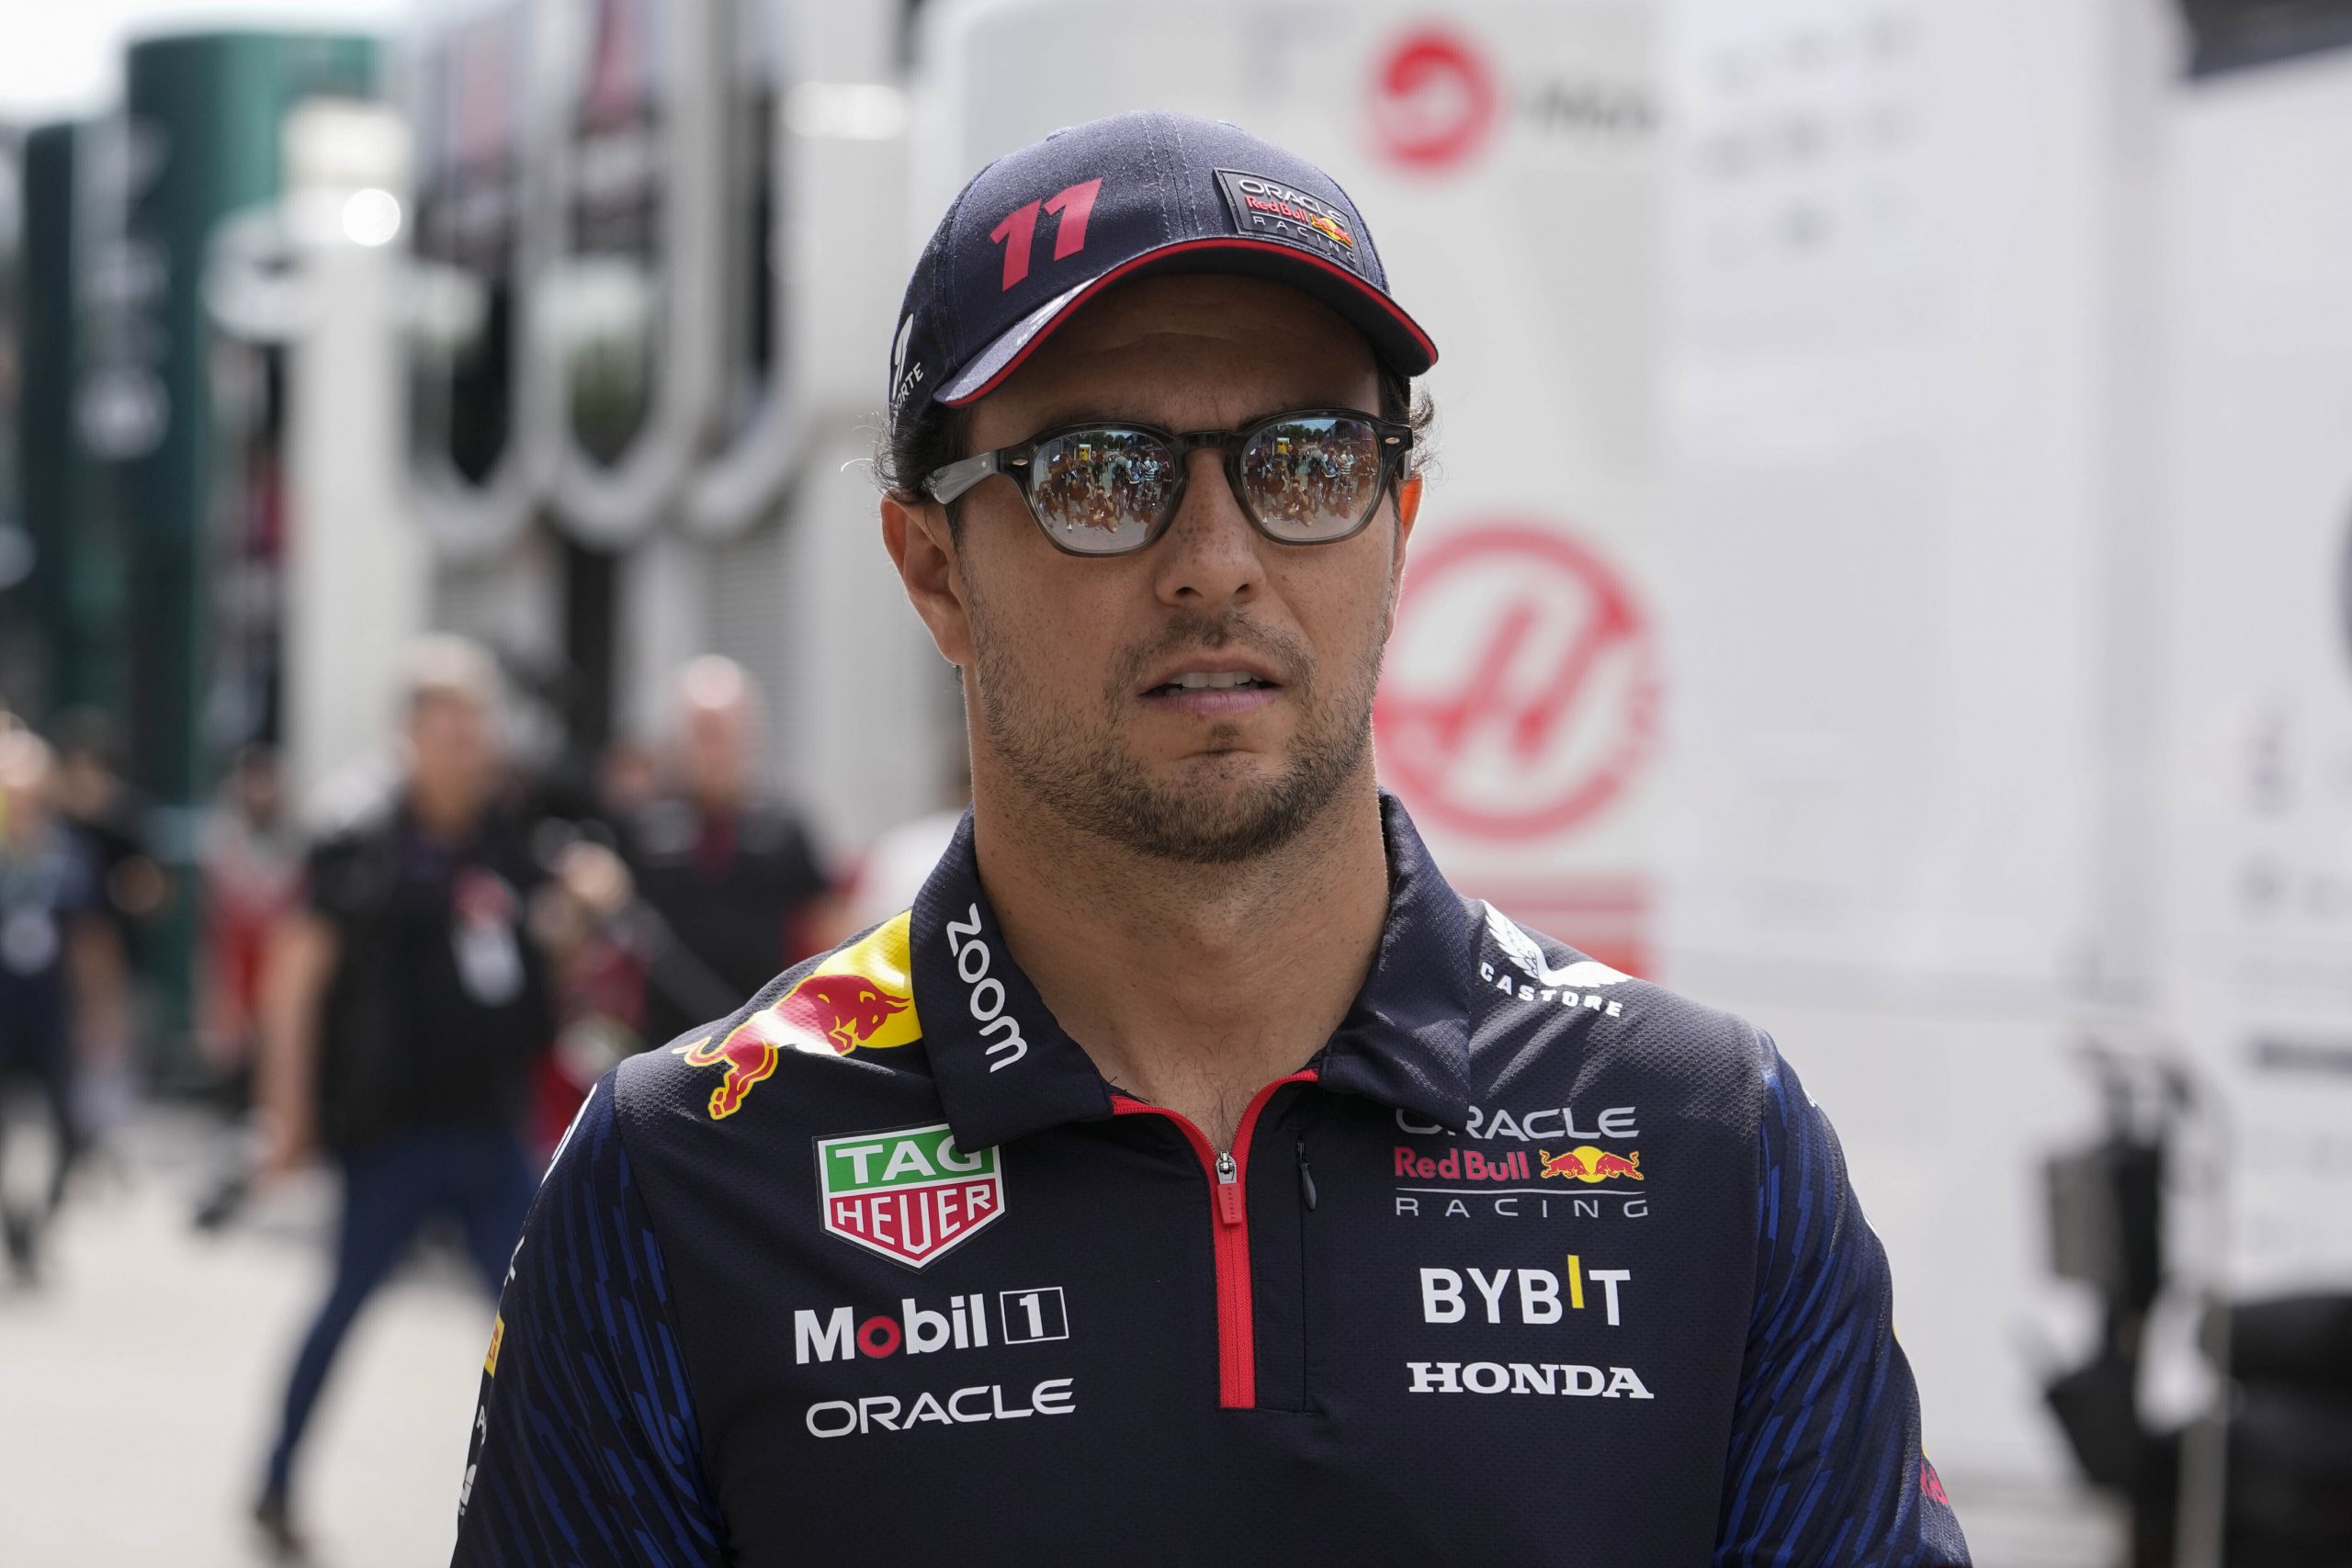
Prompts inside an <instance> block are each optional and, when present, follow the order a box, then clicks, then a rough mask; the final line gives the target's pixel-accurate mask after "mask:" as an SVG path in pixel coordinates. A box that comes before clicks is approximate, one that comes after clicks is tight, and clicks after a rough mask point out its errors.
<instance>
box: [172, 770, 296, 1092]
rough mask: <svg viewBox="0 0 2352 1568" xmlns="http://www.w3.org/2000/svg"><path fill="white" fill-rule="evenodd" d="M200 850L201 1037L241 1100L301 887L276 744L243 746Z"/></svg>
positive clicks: (209, 1056)
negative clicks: (283, 930) (267, 991)
mask: <svg viewBox="0 0 2352 1568" xmlns="http://www.w3.org/2000/svg"><path fill="white" fill-rule="evenodd" d="M198 860H199V863H200V864H201V865H202V867H203V871H204V908H205V933H206V937H207V940H208V943H209V953H208V955H207V964H206V982H207V984H206V991H205V1027H204V1031H203V1034H202V1037H201V1043H202V1046H203V1049H204V1054H205V1058H206V1060H207V1061H209V1063H210V1064H211V1066H213V1068H214V1069H215V1070H216V1071H218V1072H219V1073H220V1075H221V1077H222V1078H223V1080H224V1082H225V1084H226V1085H227V1088H228V1092H229V1094H230V1097H231V1099H232V1101H233V1102H236V1103H240V1104H242V1102H243V1100H245V1098H246V1094H247V1079H248V1077H249V1075H250V1073H251V1070H252V1065H253V1056H254V1047H255V1043H256V1041H257V1039H258V1036H259V1032H260V1027H261V1024H260V1019H261V982H262V958H263V955H264V953H266V950H267V945H268V940H269V934H270V932H272V931H275V930H277V926H278V924H279V922H280V921H282V920H283V919H285V917H286V916H287V915H288V913H290V912H291V911H292V909H293V908H294V906H295V904H296V902H297V901H298V900H299V899H300V897H301V888H302V852H301V843H300V836H299V835H298V834H297V832H296V831H295V828H294V822H293V814H292V813H291V812H290V811H288V809H287V803H286V791H285V785H284V781H283V779H282V778H281V776H280V773H279V771H278V762H277V752H276V751H275V750H273V749H271V748H270V747H267V746H264V745H258V744H256V745H252V746H247V747H245V748H244V749H243V750H240V751H239V752H238V753H237V755H236V758H235V760H234V761H232V762H231V764H230V767H229V776H228V778H227V779H226V780H225V781H224V782H223V783H222V784H221V786H220V794H219V795H218V796H217V797H216V798H215V800H214V801H213V804H212V807H211V809H210V810H209V812H207V813H206V815H205V821H204V836H203V840H202V843H201V845H200V847H199V849H198Z"/></svg>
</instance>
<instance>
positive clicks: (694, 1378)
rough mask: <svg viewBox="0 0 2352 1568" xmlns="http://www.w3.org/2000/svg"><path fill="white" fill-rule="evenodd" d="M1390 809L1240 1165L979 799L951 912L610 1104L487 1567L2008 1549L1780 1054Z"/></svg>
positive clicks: (651, 1066) (571, 1168) (538, 1279)
mask: <svg viewBox="0 0 2352 1568" xmlns="http://www.w3.org/2000/svg"><path fill="white" fill-rule="evenodd" d="M1382 809H1383V812H1384V816H1385V830H1386V836H1387V850H1388V862H1389V871H1390V907H1389V912H1388V922H1387V927H1386V931H1385V934H1384V936H1383V938H1382V942H1381V945H1380V951H1379V954H1378V957H1377V959H1376V961H1375V963H1374V966H1373V970H1372V973H1371V975H1370V976H1368V977H1367V978H1366V980H1365V982H1364V985H1363V991H1362V993H1361V994H1360V995H1359V997H1358V998H1357V999H1356V1001H1355V1004H1354V1006H1353V1008H1352V1009H1351V1011H1350V1012H1349V1014H1348V1016H1347V1018H1346V1020H1345V1021H1343V1022H1342V1023H1341V1024H1340V1028H1339V1031H1338V1032H1336V1033H1335V1034H1333V1036H1332V1037H1331V1039H1330V1041H1329V1043H1328V1044H1327V1045H1325V1046H1324V1048H1323V1049H1322V1050H1321V1051H1319V1052H1317V1054H1316V1055H1315V1056H1314V1058H1313V1059H1312V1060H1311V1061H1310V1062H1308V1063H1307V1065H1306V1066H1305V1067H1303V1068H1302V1069H1301V1070H1300V1071H1298V1072H1297V1073H1295V1074H1294V1075H1293V1076H1291V1077H1287V1078H1284V1079H1283V1080H1281V1081H1279V1082H1277V1083H1273V1084H1269V1085H1267V1086H1266V1087H1265V1088H1264V1089H1261V1090H1260V1091H1259V1092H1258V1094H1257V1095H1256V1097H1255V1098H1254V1099H1253V1100H1251V1101H1250V1106H1249V1108H1248V1111H1247V1114H1246V1115H1245V1116H1244V1118H1243V1120H1242V1122H1241V1124H1240V1128H1239V1131H1238V1134H1236V1136H1235V1139H1234V1143H1233V1146H1232V1147H1231V1148H1229V1149H1218V1148H1216V1147H1213V1146H1212V1145H1211V1144H1210V1143H1209V1141H1208V1139H1207V1138H1206V1137H1205V1135H1204V1134H1202V1133H1201V1132H1200V1131H1199V1130H1198V1129H1196V1128H1195V1127H1193V1125H1192V1124H1191V1123H1190V1122H1186V1121H1184V1120H1183V1119H1182V1118H1180V1117H1178V1116H1176V1115H1174V1114H1172V1113H1170V1112H1169V1111H1164V1110H1161V1109H1159V1108H1158V1107H1155V1106H1151V1105H1148V1104H1146V1103H1144V1102H1142V1101H1140V1100H1135V1099H1132V1098H1130V1097H1128V1096H1126V1095H1125V1094H1123V1093H1121V1092H1120V1091H1118V1090H1115V1089H1112V1088H1111V1087H1109V1086H1108V1085H1107V1084H1106V1083H1105V1082H1104V1081H1103V1077H1102V1075H1101V1074H1100V1073H1098V1072H1097V1071H1096V1070H1095V1067H1094V1066H1093V1063H1092V1062H1091V1059H1090V1058H1089V1057H1088V1056H1087V1055H1086V1054H1085V1053H1084V1052H1083V1051H1082V1050H1080V1047H1079V1046H1078V1045H1077V1044H1076V1043H1073V1042H1072V1041H1071V1040H1070V1039H1069V1037H1068V1036H1067V1035H1065V1034H1064V1033H1063V1032H1061V1030H1060V1029H1059V1027H1058V1026H1057V1024H1056V1023H1055V1021H1054V1019H1053V1017H1052V1015H1051V1014H1050V1013H1048V1012H1047V1011H1046V1008H1045V1006H1044V1004H1043V1003H1042V1002H1041V1001H1040V1000H1039V998H1038V996H1037V993H1036V991H1035V989H1034V988H1033V987H1031V986H1030V984H1029V982H1028V980H1027V979H1026V978H1024V977H1023V975H1022V973H1021V971H1020V970H1019V969H1018V968H1016V967H1015V966H1014V965H1013V964H1012V959H1011V957H1010V955H1009V954H1008V953H1006V951H1005V946H1004V942H1003V939H1002V936H1001V931H1000V930H999V927H998V925H997V922H996V918H995V916H994V914H993V913H992V912H991V911H990V909H989V901H988V897H987V895H986V894H985V893H983V892H982V891H981V888H980V885H979V879H978V873H977V870H976V867H975V863H974V860H973V854H972V835H971V823H970V819H969V818H968V817H967V818H966V821H965V824H964V827H963V828H962V829H961V830H960V831H959V832H958V833H957V835H956V841H955V844H954V846H953V848H951V849H950V851H949V852H948V853H947V855H946V857H945V859H944V860H943V861H942V862H941V863H940V865H939V867H938V869H937V870H936V871H935V872H934V873H933V875H932V877H931V879H930V881H929V883H928V884H927V885H926V886H924V888H923V891H922V896H921V897H920V898H919V899H918V900H917V902H916V904H915V907H914V908H913V909H911V910H910V911H909V912H908V913H906V914H902V915H900V916H899V917H898V918H897V919H893V920H890V921H888V922H887V923H885V924H883V925H882V926H879V927H877V928H876V929H875V930H873V931H869V932H867V933H865V935H863V936H861V937H859V938H857V939H856V940H854V942H850V943H849V944H848V945H846V946H844V947H842V948H841V949H838V950H837V951H835V952H833V953H829V954H826V955H824V956H823V957H820V958H819V959H816V960H812V961H811V962H809V963H808V964H802V965H800V966H799V967H797V968H795V969H793V970H791V971H789V972H788V973H786V974H785V975H784V976H780V977H778V978H777V979H775V980H774V981H772V982H770V983H769V985H768V986H767V987H765V988H764V989H763V990H762V991H761V992H760V994H759V995H758V996H757V997H755V998H752V1001H751V1002H750V1003H749V1004H748V1005H747V1006H746V1007H745V1008H743V1009H742V1010H741V1011H739V1012H737V1013H735V1014H734V1015H732V1016H731V1017H729V1018H728V1019H726V1020H723V1021H719V1022H718V1023H714V1024H713V1025H711V1026H710V1027H709V1028H708V1029H707V1030H705V1031H696V1032H694V1037H693V1038H691V1039H688V1040H685V1041H682V1042H680V1043H677V1044H674V1045H672V1046H670V1047H668V1048H666V1049H664V1050H661V1051H657V1052H653V1053H650V1054H648V1055H643V1056H639V1057H638V1058H636V1059H634V1060H632V1061H629V1062H628V1063H626V1064H624V1065H623V1066H621V1067H619V1068H618V1069H617V1070H616V1071H615V1072H614V1073H613V1074H612V1075H610V1076H608V1077H606V1078H605V1080H604V1081H603V1082H602V1083H600V1084H599V1085H598V1086H597V1087H596V1089H595V1091H594V1094H593V1095H592V1096H591V1098H590V1100H589V1101H588V1103H587V1105H586V1106H585V1107H584V1108H583V1109H582V1112H581V1114H580V1117H579V1119H578V1120H577V1121H576V1122H574V1123H573V1126H572V1130H571V1133H570V1134H568V1135H567V1137H566V1139H565V1143H564V1145H563V1147H562V1148H561V1149H560V1150H559V1152H558V1154H557V1156H556V1158H555V1161H554V1163H553V1166H552V1168H550V1170H549V1172H548V1178H547V1180H546V1182H545V1184H544V1186H543V1187H542V1188H541V1190H540V1192H539V1196H538V1199H537V1204H536V1205H535V1207H534V1209H533V1211H532V1213H531V1219H530V1224H529V1226H528V1228H527V1230H526V1233H525V1236H524V1240H523V1243H522V1246H521V1247H520V1248H519V1249H518V1251H517V1253H516V1255H515V1266H514V1269H513V1270H512V1272H511V1274H510V1275H509V1277H508V1280H507V1283H506V1287H505V1292H504V1294H503V1299H502V1301H501V1303H500V1318H499V1321H498V1325H497V1326H496V1328H495V1329H494V1331H493V1334H492V1341H491V1348H490V1354H489V1356H488V1358H487V1360H486V1364H485V1367H484V1371H483V1377H482V1384H481V1404H480V1409H479V1411H478V1414H477V1416H476V1417H475V1422H474V1437H473V1444H472V1451H471V1455H470V1461H469V1464H468V1467H467V1471H466V1479H465V1499H464V1501H463V1503H462V1504H461V1508H460V1527H459V1533H458V1551H457V1558H456V1561H457V1562H459V1563H463V1564H490V1563H501V1564H514V1565H517V1568H520V1565H524V1564H533V1565H537V1564H552V1563H582V1564H592V1563H593V1564H606V1563H629V1564H653V1563H663V1564H714V1563H721V1562H731V1563H751V1564H778V1565H780V1564H792V1563H808V1562H847V1561H857V1562H867V1563H900V1562H905V1563H913V1562H956V1563H975V1564H977V1563H1000V1562H1001V1563H1011V1562H1029V1563H1035V1562H1054V1563H1060V1562H1107V1561H1114V1560H1116V1561H1122V1562H1170V1563H1177V1562H1186V1563H1189V1562H1210V1561H1215V1562H1225V1563H1259V1562H1264V1563H1276V1562H1280V1563H1296V1562H1350V1563H1354V1564H1365V1563H1431V1562H1480V1563H1486V1562H1510V1563H1512V1564H1529V1565H1532V1564H1539V1563H1562V1564H1575V1565H1577V1568H1662V1565H1668V1564H1692V1565H1696V1564H1702V1563H1710V1562H1713V1563H1720V1564H1762V1563H1793V1564H1804V1565H1807V1568H1826V1565H1841V1564H1863V1563H1871V1564H1887V1565H1894V1564H1943V1565H1954V1564H1964V1563H1966V1562H1967V1561H1968V1556H1967V1548H1966V1547H1965V1545H1964V1544H1963V1543H1962V1539H1961V1533H1960V1529H1959V1527H1958V1525H1957V1523H1956V1522H1955V1521H1954V1519H1953V1517H1952V1515H1951V1509H1950V1507H1949V1506H1948V1505H1947V1504H1946V1502H1945V1500H1944V1496H1943V1490H1942V1487H1941V1485H1940V1484H1939V1483H1938V1481H1937V1479H1936V1475H1935V1472H1934V1471H1933V1469H1932V1468H1930V1467H1929V1466H1928V1463H1927V1461H1926V1460H1925V1459H1924V1457H1923V1456H1922V1454H1921V1450H1920V1438H1919V1411H1918V1399H1917V1392H1916V1390H1915V1388H1914V1385H1913V1382H1912V1378H1911V1372H1910V1369H1909V1367H1908V1365H1907V1364H1906V1363H1905V1359H1904V1356H1903V1352H1902V1350H1901V1349H1900V1348H1898V1347H1897V1346H1896V1344H1895V1341H1894V1335H1893V1332H1892V1328H1891V1316H1890V1312H1891V1308H1890V1302H1891V1285H1890V1281H1889V1279H1888V1274H1887V1268H1886V1260H1885V1256H1884V1254H1883V1251H1882V1250H1881V1248H1880V1246H1879V1243H1878V1240H1877V1238H1876V1237H1875V1236H1873V1235H1871V1231H1870V1228H1869V1226H1868V1225H1866V1224H1864V1223H1863V1220H1862V1216H1861V1212H1860V1209H1859V1208H1858V1207H1857V1205H1856V1203H1855V1200H1854V1196H1853V1193H1852V1191H1851V1190H1850V1189H1849V1186H1848V1184H1847V1180H1846V1172H1845V1166H1844V1162H1843V1159H1842V1157H1841V1156H1840V1155H1839V1153H1838V1144H1837V1140H1836V1137H1835V1134H1833V1133H1832V1132H1831V1131H1830V1128H1829V1125H1828V1123H1827V1122H1826V1121H1825V1120H1824V1118H1823V1117H1822V1115H1821V1113H1820V1111H1818V1110H1817V1109H1816V1108H1815V1106H1814V1105H1813V1103H1812V1102H1811V1101H1810V1100H1807V1099H1806V1097H1805V1095H1804V1090H1803V1089H1802V1088H1801V1087H1800V1086H1799V1085H1798V1083H1797V1080H1796V1077H1795V1075H1794V1074H1793V1073H1792V1072H1791V1070H1790V1069H1789V1067H1788V1066H1787V1064H1786V1063H1784V1062H1783V1061H1782V1060H1781V1056H1780V1055H1779V1052H1778V1051H1777V1049H1776V1048H1775V1047H1774V1045H1773V1043H1772V1042H1771V1041H1770V1039H1769V1038H1767V1037H1766V1036H1764V1035H1763V1034H1761V1033H1760V1032H1758V1031H1757V1030H1755V1029H1754V1028H1752V1027H1750V1026H1749V1025H1747V1024H1746V1023H1744V1022H1742V1021H1739V1020H1738V1019H1736V1018H1733V1017H1731V1016H1729V1015H1727V1014H1724V1013H1722V1012H1717V1011H1714V1010H1710V1009H1707V1008H1703V1007H1700V1006H1698V1005H1696V1004H1694V1003H1691V1002H1690V1001H1687V1000H1684V999H1683V998H1679V997H1677V996H1675V995H1673V994H1672V993H1670V992H1668V991H1665V990H1662V989H1660V988H1659V987H1656V986H1651V985H1647V984H1645V983H1644V982H1642V981H1640V980H1636V979H1633V978H1630V977H1628V976H1624V975H1622V974H1619V973H1618V972H1616V971H1615V970H1612V969H1610V968H1608V967H1607V966H1605V965H1603V964H1599V963H1596V962H1594V961H1593V960H1591V959H1589V958H1586V957H1584V956H1582V955H1580V954H1578V953H1574V952H1572V951H1570V950H1568V949H1566V948H1565V947H1563V946H1562V945H1561V944H1559V943H1557V942H1551V941H1548V940H1546V939H1544V938H1541V937H1538V936H1535V935H1533V934H1532V933H1530V932H1528V931H1524V930H1522V929H1521V927H1519V926H1518V925H1516V924H1514V923H1513V922H1512V921H1511V920H1510V919H1509V918H1508V917H1507V916H1505V915H1503V914H1501V913H1499V912H1498V911H1496V910H1494V909H1492V908H1488V907H1487V906H1486V905H1484V904H1481V903H1479V902H1477V901H1476V900H1472V899H1465V898H1464V897H1460V896H1459V895H1457V894H1456V893H1454V892H1453V889H1452V888H1450V887H1448V886H1446V884H1445V882H1444V881H1443V879H1442V877H1441V876H1440V875H1439V874H1438V872H1437V869H1436V867H1435V866H1434V865H1432V864H1431V863H1430V859H1429V856H1428V853H1427V852H1426V851H1425V850H1424V849H1423V848H1422V846H1421V843H1420V840H1419V837H1418V835H1416V833H1415V832H1414V830H1413V828H1412V825H1411V823H1410V822H1409V821H1408V819H1407V818H1406V815H1405V812H1404V810H1403V808H1402V807H1400V806H1398V805H1397V802H1396V801H1395V800H1394V799H1393V798H1384V801H1383V807H1382ZM1270 940H1280V938H1279V934H1278V933H1276V934H1274V935H1273V936H1272V937H1271V938H1270Z"/></svg>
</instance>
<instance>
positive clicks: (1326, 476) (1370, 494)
mask: <svg viewBox="0 0 2352 1568" xmlns="http://www.w3.org/2000/svg"><path fill="white" fill-rule="evenodd" d="M1241 488H1242V493H1243V494H1244V495H1246V496H1247V497H1248V498H1249V501H1250V510H1251V511H1252V512H1254V513H1257V514H1258V521H1259V523H1260V524H1261V525H1263V526H1264V527H1265V529H1266V531H1267V532H1268V533H1270V534H1272V535H1273V536H1275V537H1276V538H1278V539H1289V540H1295V541H1296V542H1297V543H1300V544H1314V543H1317V542H1318V541H1321V540H1324V539H1334V538H1339V537H1340V536H1343V535H1346V534H1348V533H1350V532H1351V531H1352V530H1354V529H1355V528H1356V527H1357V526H1358V525H1360V524H1362V523H1363V520H1364V517H1365V515H1366V514H1367V513H1370V512H1371V511H1372V503H1373V502H1374V499H1375V498H1377V497H1378V495H1379V493H1380V434H1379V432H1377V431H1375V430H1374V429H1373V427H1372V426H1371V425H1370V424H1369V423H1365V422H1364V421H1363V420H1360V419H1348V418H1345V417H1340V416H1333V415H1329V414H1317V415H1315V416H1313V417H1310V418H1306V419H1285V420H1283V421H1280V422H1279V423H1274V424H1270V425H1268V426H1266V427H1265V428H1264V429H1263V430H1261V431H1259V432H1258V433H1257V434H1255V435H1252V436H1251V437H1250V444H1249V445H1248V446H1244V447H1243V448H1242V449H1241Z"/></svg>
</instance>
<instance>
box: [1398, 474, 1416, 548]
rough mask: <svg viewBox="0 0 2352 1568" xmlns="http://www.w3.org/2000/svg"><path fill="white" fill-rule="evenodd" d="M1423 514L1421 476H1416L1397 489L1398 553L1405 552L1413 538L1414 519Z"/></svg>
mask: <svg viewBox="0 0 2352 1568" xmlns="http://www.w3.org/2000/svg"><path fill="white" fill-rule="evenodd" d="M1420 514H1421V476H1420V475H1419V474H1415V475H1414V476H1413V477H1412V478H1411V479H1407V480H1406V481H1405V482H1404V483H1403V484H1400V485H1398V486H1397V545H1398V549H1397V554H1398V555H1399V556H1400V557H1401V556H1402V555H1403V554H1404V553H1405V552H1404V549H1403V545H1404V542H1405V541H1406V540H1407V539H1408V538H1410V537H1411V536H1412V533H1413V519H1414V518H1416V517H1419V515H1420Z"/></svg>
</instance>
